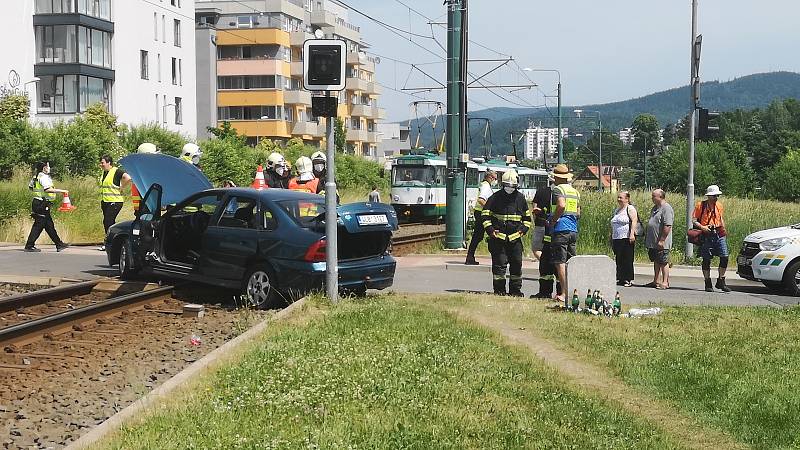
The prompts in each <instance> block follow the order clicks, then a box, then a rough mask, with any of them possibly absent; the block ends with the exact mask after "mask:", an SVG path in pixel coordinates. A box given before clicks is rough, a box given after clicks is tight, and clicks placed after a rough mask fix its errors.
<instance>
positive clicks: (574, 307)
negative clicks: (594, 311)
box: [572, 289, 581, 312]
mask: <svg viewBox="0 0 800 450" xmlns="http://www.w3.org/2000/svg"><path fill="white" fill-rule="evenodd" d="M580 306H581V299H580V298H578V290H577V289H575V290H573V291H572V310H573V311H575V312H578V310H579V309H580Z"/></svg>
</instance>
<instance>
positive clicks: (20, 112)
mask: <svg viewBox="0 0 800 450" xmlns="http://www.w3.org/2000/svg"><path fill="white" fill-rule="evenodd" d="M30 113H31V101H30V99H29V98H28V94H17V93H14V92H13V91H4V92H3V93H2V94H0V118H5V119H11V120H17V121H25V120H28V116H30Z"/></svg>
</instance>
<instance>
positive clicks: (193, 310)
mask: <svg viewBox="0 0 800 450" xmlns="http://www.w3.org/2000/svg"><path fill="white" fill-rule="evenodd" d="M205 314H206V308H205V306H203V305H198V304H195V303H186V304H185V305H183V317H194V318H197V319H200V318H202V317H203V316H204V315H205Z"/></svg>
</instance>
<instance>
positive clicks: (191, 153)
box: [180, 142, 203, 169]
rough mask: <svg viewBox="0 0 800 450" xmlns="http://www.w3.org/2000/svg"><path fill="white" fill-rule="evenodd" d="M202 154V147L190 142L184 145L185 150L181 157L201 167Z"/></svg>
mask: <svg viewBox="0 0 800 450" xmlns="http://www.w3.org/2000/svg"><path fill="white" fill-rule="evenodd" d="M201 156H203V152H202V151H201V150H200V147H199V146H198V145H197V144H194V143H191V142H188V143H186V144H184V145H183V151H182V152H181V158H180V159H182V160H184V161H186V162H188V163H190V164H192V165H194V166H195V167H197V168H198V169H200V157H201Z"/></svg>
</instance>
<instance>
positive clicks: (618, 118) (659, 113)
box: [412, 72, 800, 154]
mask: <svg viewBox="0 0 800 450" xmlns="http://www.w3.org/2000/svg"><path fill="white" fill-rule="evenodd" d="M700 98H701V104H702V106H703V107H705V108H708V109H711V110H718V111H732V110H735V109H745V110H749V109H754V108H763V107H765V106H767V105H768V104H769V103H770V102H772V101H773V100H776V99H786V98H800V74H798V73H794V72H770V73H759V74H753V75H747V76H744V77H740V78H735V79H733V80H731V81H725V82H720V81H708V82H705V83H702V85H701V88H700ZM688 108H689V86H688V85H687V86H683V87H679V88H674V89H669V90H666V91H662V92H656V93H654V94H650V95H646V96H643V97H639V98H634V99H630V100H625V101H620V102H614V103H605V104H599V105H583V106H564V107H563V109H562V114H563V115H564V117H565V119H564V120H563V125H564V126H565V127H567V126H568V127H572V128H573V129H575V128H578V129H579V128H584V127H588V126H591V124H588V123H586V121H583V123H581V122H578V123H576V122H575V121H574V120H573V119H569V118H566V117H567V116H574V114H573V113H572V111H573V110H574V109H585V110H595V111H600V113H601V116H602V119H603V128H606V129H611V130H614V131H616V130H619V129H620V128H625V127H629V126H630V125H631V122H633V119H634V118H635V117H636V116H637V115H639V114H642V113H650V114H653V115H655V116H656V118H657V119H658V123H659V124H660V125H661V127H664V126H665V125H667V124H670V123H676V122H678V121H679V120H680V119H681V118H682V117H683V116H684V115H685V114H686V113H687V112H688ZM555 114H556V109H555V107H553V106H551V107H550V109H549V110H546V109H544V108H503V107H499V108H489V109H484V110H478V111H472V112H470V116H471V117H487V118H489V119H491V121H492V130H491V131H492V136H493V153H495V154H498V153H502V154H505V153H507V152H508V151H509V150H510V148H511V147H510V144H509V132H510V131H517V130H524V129H525V128H526V127H527V124H528V120H529V119H533V120H535V121H536V122H539V121H541V122H542V125H544V126H552V127H555V126H556V120H555ZM482 126H483V124H481V123H479V122H473V125H472V126H471V128H472V130H471V134H472V135H473V145H472V147H480V145H481V143H482V136H483V133H482V130H478V129H477V128H478V127H482ZM595 126H596V125H595ZM412 127H413V124H412ZM427 135H428V132H424V133H423V136H424V137H427ZM425 141H427V140H425ZM470 152H471V153H480V152H481V150H480V149H478V148H470Z"/></svg>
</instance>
